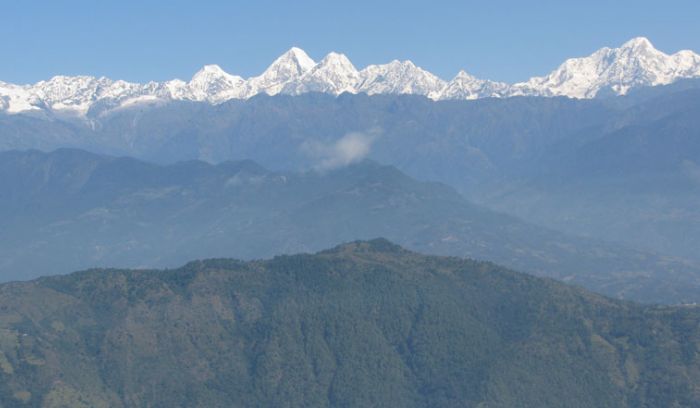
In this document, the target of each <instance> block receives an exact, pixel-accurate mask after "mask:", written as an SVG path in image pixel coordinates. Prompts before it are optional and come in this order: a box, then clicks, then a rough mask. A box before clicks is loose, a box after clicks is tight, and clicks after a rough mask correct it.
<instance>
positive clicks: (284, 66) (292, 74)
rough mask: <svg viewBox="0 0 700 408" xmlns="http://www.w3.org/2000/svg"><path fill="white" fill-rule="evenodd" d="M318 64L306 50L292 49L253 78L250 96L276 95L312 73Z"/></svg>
mask: <svg viewBox="0 0 700 408" xmlns="http://www.w3.org/2000/svg"><path fill="white" fill-rule="evenodd" d="M315 65H316V62H314V60H312V59H311V58H310V57H309V56H308V55H307V54H306V52H304V50H302V49H301V48H297V47H292V48H291V49H290V50H289V51H287V52H285V53H284V54H282V55H281V56H279V57H278V58H277V59H276V60H275V61H274V62H273V63H272V64H271V65H270V66H269V67H268V68H267V69H266V70H265V72H263V73H262V74H261V75H260V76H257V77H254V78H251V79H250V80H249V81H248V82H249V83H248V93H247V95H248V96H253V95H256V94H259V93H263V92H264V93H267V94H268V95H276V94H278V93H280V91H282V89H283V88H284V86H285V85H286V84H287V83H288V82H291V81H295V80H297V79H299V78H300V77H301V76H302V75H304V74H305V73H307V72H308V71H310V70H311V69H312V68H313V67H314V66H315Z"/></svg>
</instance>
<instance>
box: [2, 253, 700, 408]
mask: <svg viewBox="0 0 700 408" xmlns="http://www.w3.org/2000/svg"><path fill="white" fill-rule="evenodd" d="M699 319H700V315H699V314H698V309H697V308H691V307H681V308H659V307H642V306H637V305H634V304H630V303H623V302H618V301H612V300H609V299H606V298H603V297H600V296H596V295H592V294H590V293H587V292H585V291H582V290H579V289H575V288H570V287H566V286H564V285H562V284H559V283H555V282H552V281H549V280H542V279H537V278H533V277H530V276H527V275H523V274H519V273H514V272H511V271H508V270H504V269H502V268H498V267H496V266H494V265H492V264H489V263H480V262H474V261H468V260H461V259H457V258H438V257H428V256H422V255H417V254H414V253H411V252H407V251H404V250H402V249H400V248H398V247H397V246H395V245H393V244H391V243H389V242H387V241H384V240H374V241H370V242H356V243H353V244H347V245H343V246H340V247H337V248H335V249H333V250H330V251H324V252H321V253H318V254H316V255H296V256H283V257H277V258H274V259H272V260H269V261H255V262H250V263H243V262H240V261H233V260H223V259H221V260H210V261H198V262H193V263H190V264H188V265H186V266H184V267H182V268H178V269H175V270H165V271H127V270H114V269H110V270H92V271H87V272H80V273H75V274H71V275H68V276H61V277H51V278H42V279H40V280H37V281H32V282H23V283H12V284H4V285H0V378H1V379H2V381H0V404H2V405H3V406H43V407H59V406H72V407H82V406H91V407H100V406H110V407H131V406H212V407H214V406H216V407H218V406H222V407H223V406H249V407H254V406H290V407H297V406H299V407H300V406H321V407H323V406H363V407H366V406H384V407H393V406H396V407H399V406H400V407H429V406H442V407H453V406H454V407H457V406H488V407H512V406H515V405H517V406H519V407H542V406H547V407H590V406H596V407H657V406H675V407H693V406H697V405H698V404H700V399H699V398H700V397H698V393H697V390H696V384H697V383H698V381H700V363H699V360H698V344H699V340H700V332H699V331H698V327H700V326H699V325H698V321H699ZM358 390H361V392H358Z"/></svg>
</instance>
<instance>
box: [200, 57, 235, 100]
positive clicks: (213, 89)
mask: <svg viewBox="0 0 700 408" xmlns="http://www.w3.org/2000/svg"><path fill="white" fill-rule="evenodd" d="M188 86H189V91H190V93H191V96H192V98H193V99H195V100H199V101H209V102H212V103H220V102H223V101H226V100H228V99H234V98H241V97H243V96H244V95H245V80H244V79H243V78H241V77H239V76H238V75H231V74H229V73H227V72H226V71H224V70H223V69H221V67H220V66H218V65H205V66H204V67H203V68H202V69H200V70H199V71H197V73H196V74H194V76H193V77H192V79H191V80H190V82H189V84H188Z"/></svg>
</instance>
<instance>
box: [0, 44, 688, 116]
mask: <svg viewBox="0 0 700 408" xmlns="http://www.w3.org/2000/svg"><path fill="white" fill-rule="evenodd" d="M696 77H700V56H699V55H698V54H696V53H694V52H693V51H689V50H683V51H678V52H677V53H675V54H672V55H668V54H665V53H663V52H661V51H659V50H657V49H656V48H654V45H653V44H652V43H651V41H649V40H648V39H647V38H644V37H637V38H633V39H631V40H629V41H627V42H625V43H624V44H622V45H621V46H620V47H618V48H608V47H604V48H601V49H599V50H597V51H595V52H594V53H592V54H591V55H589V56H587V57H580V58H571V59H567V60H566V61H564V63H562V64H561V65H560V66H559V67H558V68H557V69H555V70H554V71H552V72H551V73H549V74H548V75H546V76H541V77H533V78H531V79H529V80H528V81H526V82H521V83H517V84H512V85H511V84H506V83H503V82H494V81H489V80H484V79H479V78H476V77H474V76H473V75H470V74H469V73H467V72H466V71H460V72H459V73H458V74H457V75H456V76H455V77H454V78H453V79H452V80H450V81H449V82H446V81H443V80H442V79H440V78H438V77H437V76H435V75H433V74H432V73H430V72H428V71H426V70H424V69H422V68H420V67H418V66H416V65H415V64H414V63H413V62H411V61H398V60H394V61H391V62H389V63H387V64H381V65H369V66H367V67H366V68H364V69H362V70H360V71H358V70H357V69H356V68H355V66H354V65H353V64H352V62H351V61H350V60H349V59H348V57H346V56H345V55H343V54H340V53H336V52H331V53H329V54H328V55H326V56H325V57H324V58H323V59H322V60H321V61H320V62H319V63H316V62H315V61H314V60H313V59H311V58H310V57H309V56H308V55H307V54H306V52H304V50H302V49H300V48H297V47H292V48H290V49H289V50H288V51H287V52H285V53H284V54H282V55H280V56H279V57H278V58H277V59H275V60H274V62H273V63H272V64H271V65H270V66H269V67H268V68H267V69H266V70H265V71H264V72H263V73H262V74H260V75H258V76H255V77H252V78H248V79H244V78H242V77H240V76H238V75H232V74H229V73H227V72H226V71H224V70H223V69H222V68H221V67H219V66H218V65H205V66H204V67H202V69H200V70H199V71H198V72H197V73H195V74H194V76H193V77H192V79H191V80H190V81H189V82H185V81H181V80H179V79H175V80H171V81H166V82H149V83H146V84H138V83H131V82H126V81H114V80H111V79H109V78H104V77H100V78H97V77H92V76H73V77H71V76H56V77H53V78H51V79H50V80H47V81H41V82H38V83H36V84H33V85H15V84H9V83H4V82H0V112H5V113H9V114H16V113H22V112H34V113H38V114H40V115H48V116H50V115H62V116H66V115H68V116H77V117H79V118H85V117H88V116H90V117H93V116H99V115H105V114H109V113H110V112H114V111H116V110H119V109H123V108H131V107H134V106H143V105H144V104H147V105H152V104H162V103H169V102H171V101H177V100H186V101H200V102H207V103H211V104H219V103H223V102H225V101H228V100H231V99H246V98H250V97H252V96H255V95H257V94H260V93H265V94H268V95H276V94H279V93H283V94H290V95H299V94H303V93H308V92H322V93H327V94H331V95H339V94H341V93H343V92H349V93H358V92H364V93H367V94H370V95H374V94H415V95H424V96H427V97H428V98H431V99H435V100H443V99H459V100H464V99H478V98H485V97H510V96H517V95H532V96H566V97H570V98H594V97H596V96H600V95H603V94H616V95H624V94H626V93H627V92H629V90H630V89H633V88H635V87H641V86H655V85H665V84H670V83H672V82H674V81H676V80H678V79H680V78H696Z"/></svg>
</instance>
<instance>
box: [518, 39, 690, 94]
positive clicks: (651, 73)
mask: <svg viewBox="0 0 700 408" xmlns="http://www.w3.org/2000/svg"><path fill="white" fill-rule="evenodd" d="M698 60H699V58H698V55H697V54H695V53H693V52H691V51H681V52H679V53H677V54H674V55H667V54H665V53H663V52H661V51H659V50H657V49H656V48H654V46H653V45H652V43H651V42H650V41H649V40H648V39H646V38H644V37H637V38H633V39H632V40H630V41H627V42H626V43H624V44H623V45H622V46H620V47H619V48H607V47H606V48H601V49H600V50H598V51H596V52H594V53H593V54H591V55H590V56H588V57H583V58H571V59H568V60H566V61H565V62H564V63H563V64H562V65H560V66H559V68H557V69H556V70H554V71H552V72H551V73H550V74H549V75H547V76H545V77H535V78H532V79H530V80H529V81H527V82H523V83H519V84H515V85H513V88H512V90H511V92H510V94H511V95H540V96H568V97H572V98H593V97H595V96H597V95H598V94H599V93H600V92H601V91H608V92H612V93H614V94H617V95H624V94H626V93H627V92H628V91H629V90H630V89H631V88H634V87H639V86H655V85H666V84H670V83H671V82H673V81H675V80H677V79H680V78H691V77H696V76H700V64H699V63H698Z"/></svg>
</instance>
